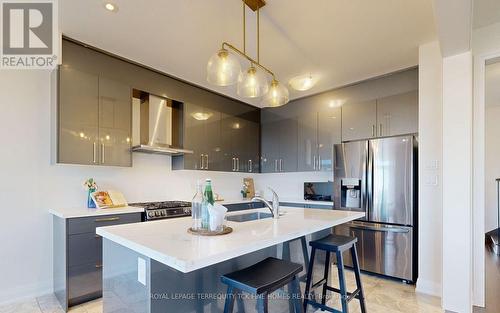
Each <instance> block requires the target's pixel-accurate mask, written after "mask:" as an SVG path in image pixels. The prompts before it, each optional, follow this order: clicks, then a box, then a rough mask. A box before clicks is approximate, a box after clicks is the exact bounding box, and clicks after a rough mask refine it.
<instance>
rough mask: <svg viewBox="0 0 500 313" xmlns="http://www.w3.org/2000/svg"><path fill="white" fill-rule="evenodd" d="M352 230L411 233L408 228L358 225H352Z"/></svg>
mask: <svg viewBox="0 0 500 313" xmlns="http://www.w3.org/2000/svg"><path fill="white" fill-rule="evenodd" d="M350 227H351V228H352V229H360V230H372V231H379V232H386V233H409V232H410V230H409V229H406V228H399V227H373V226H366V225H356V224H352V225H350Z"/></svg>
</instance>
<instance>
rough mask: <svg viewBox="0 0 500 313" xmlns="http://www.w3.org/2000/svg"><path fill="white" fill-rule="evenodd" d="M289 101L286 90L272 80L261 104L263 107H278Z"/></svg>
mask: <svg viewBox="0 0 500 313" xmlns="http://www.w3.org/2000/svg"><path fill="white" fill-rule="evenodd" d="M288 101H290V96H289V93H288V89H287V88H286V87H285V86H283V85H282V84H280V82H279V81H277V80H276V79H273V81H272V82H271V86H270V87H269V92H268V93H267V94H266V95H265V96H264V98H263V99H262V104H263V105H264V106H265V107H279V106H282V105H285V104H287V103H288Z"/></svg>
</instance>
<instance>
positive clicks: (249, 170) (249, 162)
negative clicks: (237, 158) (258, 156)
mask: <svg viewBox="0 0 500 313" xmlns="http://www.w3.org/2000/svg"><path fill="white" fill-rule="evenodd" d="M248 172H250V173H251V172H253V162H252V160H248Z"/></svg>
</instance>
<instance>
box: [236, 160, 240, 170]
mask: <svg viewBox="0 0 500 313" xmlns="http://www.w3.org/2000/svg"><path fill="white" fill-rule="evenodd" d="M236 165H237V167H236V170H237V171H238V172H239V171H240V158H236Z"/></svg>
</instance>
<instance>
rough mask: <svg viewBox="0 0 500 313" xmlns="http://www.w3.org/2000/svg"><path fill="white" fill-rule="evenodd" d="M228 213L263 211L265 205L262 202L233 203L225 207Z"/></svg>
mask: <svg viewBox="0 0 500 313" xmlns="http://www.w3.org/2000/svg"><path fill="white" fill-rule="evenodd" d="M224 206H225V207H226V208H227V211H228V212H234V211H242V210H251V209H261V208H264V207H265V205H264V203H262V202H244V203H232V204H226V205H224Z"/></svg>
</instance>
